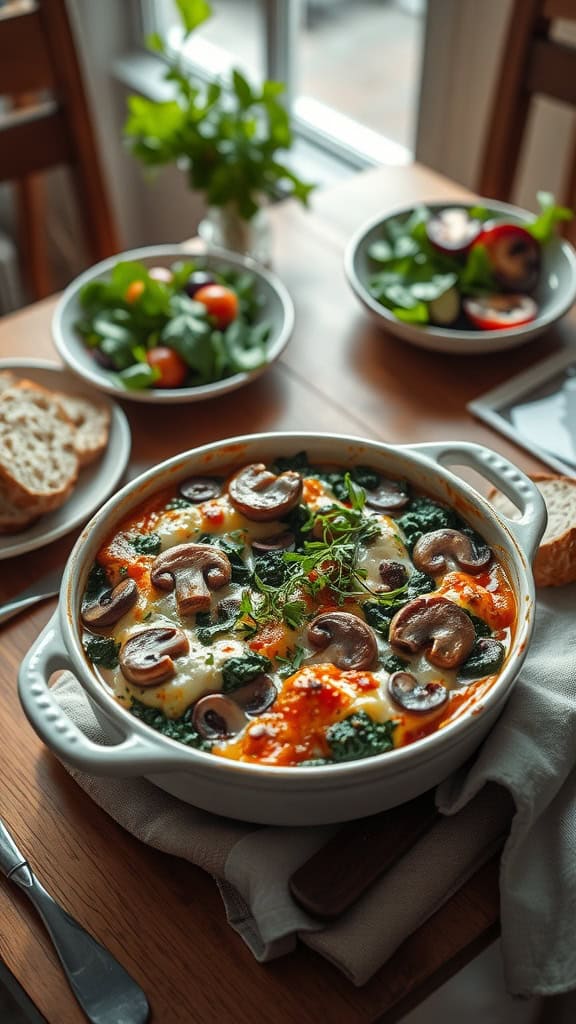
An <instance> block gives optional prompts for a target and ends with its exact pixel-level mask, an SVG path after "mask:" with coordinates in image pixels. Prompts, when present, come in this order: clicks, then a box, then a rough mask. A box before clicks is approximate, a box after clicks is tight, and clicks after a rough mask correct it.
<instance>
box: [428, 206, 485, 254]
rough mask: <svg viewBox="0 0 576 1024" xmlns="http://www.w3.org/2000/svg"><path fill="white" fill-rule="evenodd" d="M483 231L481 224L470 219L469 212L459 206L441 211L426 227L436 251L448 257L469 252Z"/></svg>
mask: <svg viewBox="0 0 576 1024" xmlns="http://www.w3.org/2000/svg"><path fill="white" fill-rule="evenodd" d="M481 231H482V224H481V222H480V221H479V220H475V219H474V218H473V217H470V215H469V213H468V211H467V210H465V209H463V208H462V207H459V206H454V207H450V208H449V209H447V210H440V212H439V213H437V214H435V215H434V217H431V218H430V220H429V221H428V223H427V225H426V234H427V235H428V240H429V241H430V242H431V243H432V245H433V246H434V248H435V249H438V251H439V252H443V253H445V254H446V255H448V256H460V255H464V253H466V252H468V250H469V248H470V246H471V245H473V243H474V242H475V241H476V239H477V238H478V237H479V235H480V233H481Z"/></svg>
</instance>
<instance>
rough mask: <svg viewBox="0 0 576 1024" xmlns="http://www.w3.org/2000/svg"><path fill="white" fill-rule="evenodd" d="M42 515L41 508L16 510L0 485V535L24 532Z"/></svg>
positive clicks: (16, 507)
mask: <svg viewBox="0 0 576 1024" xmlns="http://www.w3.org/2000/svg"><path fill="white" fill-rule="evenodd" d="M41 515H42V508H41V507H40V508H37V509H36V510H35V511H34V510H32V509H22V508H18V506H17V505H14V503H13V502H12V501H10V499H9V497H8V495H7V494H6V491H5V489H4V487H3V486H2V485H1V484H0V534H2V533H19V532H20V531H21V530H26V529H27V528H28V527H29V526H31V525H32V523H35V522H36V520H37V519H39V518H40V516H41Z"/></svg>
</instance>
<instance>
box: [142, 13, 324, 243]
mask: <svg viewBox="0 0 576 1024" xmlns="http://www.w3.org/2000/svg"><path fill="white" fill-rule="evenodd" d="M176 7H177V8H178V11H179V14H180V18H181V21H182V26H183V31H184V38H185V39H186V38H187V37H188V36H189V35H190V34H191V33H192V32H193V31H194V30H195V29H196V28H198V26H199V25H201V24H202V23H203V22H204V21H206V20H207V19H208V18H209V17H210V16H211V14H212V7H211V5H210V3H208V0H176ZM147 42H148V45H149V46H150V47H151V48H152V49H154V50H155V51H156V52H159V53H161V54H162V55H163V56H164V57H165V58H166V59H167V61H168V68H167V71H166V74H165V76H164V77H165V79H166V80H167V81H169V82H170V83H172V86H173V88H174V98H173V99H170V100H167V101H163V102H160V101H155V100H150V99H146V98H145V97H143V96H130V97H129V98H128V110H129V115H128V118H127V121H126V124H125V126H124V135H125V138H126V140H127V141H128V144H129V146H130V149H131V151H132V153H133V154H134V156H135V157H136V158H137V159H138V160H139V161H140V162H141V163H142V164H144V165H145V166H146V167H149V168H157V167H160V166H163V165H167V164H174V165H176V166H177V167H179V168H181V169H182V170H183V171H184V172H185V173H186V175H187V177H188V181H189V184H190V187H191V188H192V189H194V190H196V191H198V192H200V193H202V194H203V196H204V200H205V203H206V208H207V215H206V218H205V220H204V221H203V222H202V224H201V225H200V226H199V233H200V234H201V235H203V237H204V238H205V239H206V240H207V241H210V242H212V243H213V244H218V245H221V246H224V247H225V248H229V249H234V250H236V251H240V252H246V253H250V254H251V255H253V256H255V257H256V258H259V259H262V260H263V261H264V262H267V261H268V260H267V257H268V256H269V253H268V251H267V243H268V236H267V232H266V217H265V208H266V205H267V203H268V202H269V201H270V200H271V199H274V198H278V197H279V196H293V197H295V198H296V199H299V200H300V201H301V202H302V203H304V204H306V203H307V201H308V196H309V194H310V192H311V190H312V189H313V188H314V186H313V185H311V184H307V183H305V182H303V181H301V180H300V178H299V177H298V176H297V175H296V174H295V173H294V172H293V171H292V170H291V169H290V168H289V167H287V166H286V164H285V163H284V162H283V161H282V160H281V159H279V154H280V153H281V152H282V151H286V150H289V149H290V147H291V146H292V142H293V136H292V128H291V123H290V117H289V114H288V112H287V110H286V108H285V107H284V105H283V103H282V100H281V97H282V93H283V91H284V86H283V85H282V83H280V82H273V81H265V82H263V84H262V85H261V86H258V87H254V86H253V85H251V84H250V83H249V82H248V81H247V79H246V78H245V76H244V75H243V74H242V73H241V72H240V71H238V70H237V69H234V70H233V71H232V73H231V75H230V78H229V80H223V81H218V82H211V83H204V82H199V81H196V80H193V79H192V77H191V76H190V74H189V73H188V72H187V70H186V69H185V67H184V66H183V62H182V59H172V58H171V57H170V56H169V54H168V49H167V46H166V43H165V41H164V40H163V39H162V38H161V37H160V36H159V35H157V34H155V35H153V36H151V37H149V39H148V40H147Z"/></svg>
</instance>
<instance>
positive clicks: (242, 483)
mask: <svg viewBox="0 0 576 1024" xmlns="http://www.w3.org/2000/svg"><path fill="white" fill-rule="evenodd" d="M228 493H229V495H230V501H231V502H232V504H233V505H234V508H235V509H237V510H238V512H241V513H242V515H244V516H246V518H247V519H252V520H253V521H254V522H258V523H260V522H267V521H269V520H272V519H279V518H281V517H282V516H284V515H286V514H287V513H288V512H290V511H291V510H292V509H293V508H295V507H296V505H297V504H298V502H299V501H300V498H301V496H302V477H301V476H300V474H299V473H296V472H295V471H294V470H292V469H287V470H286V471H285V472H284V473H280V474H279V475H278V476H276V475H275V473H272V472H271V471H270V470H269V469H266V466H265V465H264V464H263V463H261V462H260V463H254V464H253V465H251V466H245V467H244V469H241V470H240V472H239V473H236V476H233V477H232V479H231V481H230V483H229V485H228Z"/></svg>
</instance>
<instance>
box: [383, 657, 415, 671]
mask: <svg viewBox="0 0 576 1024" xmlns="http://www.w3.org/2000/svg"><path fill="white" fill-rule="evenodd" d="M409 664H410V663H409V662H408V661H405V659H404V658H399V657H398V655H397V654H390V655H388V657H387V658H386V659H385V661H384V663H383V665H384V668H385V669H386V671H387V672H389V673H390V675H392V673H393V672H403V671H404V669H405V668H408V665H409Z"/></svg>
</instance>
